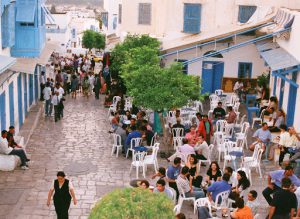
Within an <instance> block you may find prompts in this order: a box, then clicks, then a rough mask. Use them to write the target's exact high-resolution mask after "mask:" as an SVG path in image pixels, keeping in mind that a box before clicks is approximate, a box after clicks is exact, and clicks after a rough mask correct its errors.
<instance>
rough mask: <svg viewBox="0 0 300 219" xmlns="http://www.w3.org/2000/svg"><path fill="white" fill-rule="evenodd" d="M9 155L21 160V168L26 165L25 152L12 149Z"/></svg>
mask: <svg viewBox="0 0 300 219" xmlns="http://www.w3.org/2000/svg"><path fill="white" fill-rule="evenodd" d="M9 155H17V156H18V157H19V158H20V160H21V166H25V165H26V161H27V156H26V154H25V151H24V150H23V149H13V150H12V151H11V152H10V153H9Z"/></svg>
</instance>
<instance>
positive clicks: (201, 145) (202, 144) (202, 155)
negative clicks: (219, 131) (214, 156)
mask: <svg viewBox="0 0 300 219" xmlns="http://www.w3.org/2000/svg"><path fill="white" fill-rule="evenodd" d="M198 139H199V140H198V142H197V144H196V145H195V147H194V149H195V151H196V153H197V159H199V160H207V158H208V156H209V148H208V144H207V143H206V141H204V139H203V137H202V136H201V135H200V136H199V137H198Z"/></svg>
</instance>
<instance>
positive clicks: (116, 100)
mask: <svg viewBox="0 0 300 219" xmlns="http://www.w3.org/2000/svg"><path fill="white" fill-rule="evenodd" d="M120 100H121V97H119V96H114V97H113V101H112V105H114V106H117V104H118V102H119V101H120Z"/></svg>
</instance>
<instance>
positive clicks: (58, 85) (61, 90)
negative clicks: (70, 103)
mask: <svg viewBox="0 0 300 219" xmlns="http://www.w3.org/2000/svg"><path fill="white" fill-rule="evenodd" d="M56 92H58V94H59V97H60V98H62V97H63V95H64V94H65V90H64V89H63V88H62V87H61V86H60V84H58V83H57V84H56V85H55V88H54V93H56Z"/></svg>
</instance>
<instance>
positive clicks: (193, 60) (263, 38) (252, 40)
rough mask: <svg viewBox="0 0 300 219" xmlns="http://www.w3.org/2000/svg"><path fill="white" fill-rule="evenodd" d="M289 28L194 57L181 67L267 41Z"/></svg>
mask: <svg viewBox="0 0 300 219" xmlns="http://www.w3.org/2000/svg"><path fill="white" fill-rule="evenodd" d="M290 29H291V28H287V29H283V30H280V31H277V32H274V33H270V34H266V35H263V36H260V37H257V38H255V39H251V40H247V41H245V42H242V43H239V44H235V45H233V46H229V47H228V48H225V49H221V50H217V51H214V52H211V53H209V54H206V55H203V56H199V57H196V58H193V59H190V60H188V61H186V62H182V64H183V66H186V65H188V64H192V63H195V62H198V61H201V60H203V59H205V58H208V57H212V56H215V55H218V54H222V53H225V52H229V50H233V49H238V48H240V47H243V46H247V45H250V44H253V43H256V42H258V41H262V40H265V39H269V38H272V37H274V36H276V35H278V34H281V33H284V32H287V31H290Z"/></svg>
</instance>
